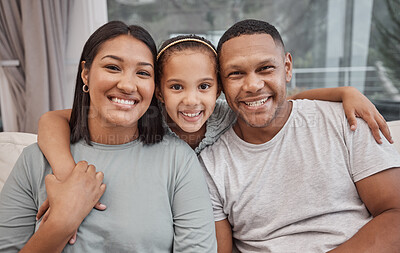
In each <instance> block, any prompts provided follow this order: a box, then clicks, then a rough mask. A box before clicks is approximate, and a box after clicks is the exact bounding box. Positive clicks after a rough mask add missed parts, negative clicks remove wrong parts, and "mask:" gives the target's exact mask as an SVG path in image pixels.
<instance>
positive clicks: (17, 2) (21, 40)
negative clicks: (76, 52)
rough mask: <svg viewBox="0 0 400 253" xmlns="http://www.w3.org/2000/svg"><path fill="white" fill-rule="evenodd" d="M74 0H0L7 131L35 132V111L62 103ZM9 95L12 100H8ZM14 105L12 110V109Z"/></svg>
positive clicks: (37, 114)
mask: <svg viewBox="0 0 400 253" xmlns="http://www.w3.org/2000/svg"><path fill="white" fill-rule="evenodd" d="M73 2H74V0H68V1H64V0H29V1H25V0H1V1H0V61H4V60H18V61H19V66H13V67H4V68H3V71H4V74H5V77H6V78H7V82H2V85H1V87H0V89H1V92H0V93H1V97H7V98H9V99H8V103H4V102H3V100H2V104H1V111H2V117H3V121H4V122H15V124H11V125H7V124H6V123H5V124H4V130H5V131H21V132H31V133H36V132H37V122H38V119H39V117H40V116H41V115H42V114H43V113H44V112H46V111H48V110H55V109H62V108H63V107H64V103H65V102H64V101H63V96H62V87H63V86H64V85H65V82H66V81H65V80H66V79H65V76H66V73H65V69H66V66H65V51H66V41H67V40H66V39H67V32H68V29H67V28H68V17H69V11H70V8H71V6H72V4H73ZM10 101H11V102H10ZM13 111H15V112H16V114H14V113H12V112H13Z"/></svg>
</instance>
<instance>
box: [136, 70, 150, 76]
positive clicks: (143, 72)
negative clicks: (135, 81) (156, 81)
mask: <svg viewBox="0 0 400 253" xmlns="http://www.w3.org/2000/svg"><path fill="white" fill-rule="evenodd" d="M137 74H138V75H141V76H151V74H150V73H149V72H147V71H139V72H138V73H137Z"/></svg>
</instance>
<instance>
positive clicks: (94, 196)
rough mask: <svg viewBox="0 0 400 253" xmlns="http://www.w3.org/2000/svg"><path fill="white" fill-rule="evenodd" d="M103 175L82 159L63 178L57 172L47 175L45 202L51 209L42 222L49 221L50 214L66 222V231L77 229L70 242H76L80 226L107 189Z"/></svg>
mask: <svg viewBox="0 0 400 253" xmlns="http://www.w3.org/2000/svg"><path fill="white" fill-rule="evenodd" d="M103 178H104V175H103V173H102V172H96V169H95V167H94V166H93V165H88V164H87V162H83V161H81V162H79V163H78V164H77V165H76V166H75V168H74V169H73V171H72V172H71V174H70V175H69V176H68V177H67V178H66V179H65V180H63V181H60V180H58V179H57V178H56V177H55V176H54V175H51V174H50V175H47V176H46V191H47V196H48V201H47V203H46V201H45V203H44V205H47V207H49V208H48V209H47V212H46V214H45V216H44V217H43V219H42V222H46V221H47V220H48V219H49V217H51V216H53V217H57V218H55V219H57V220H60V221H63V222H65V224H64V225H65V226H66V230H67V231H68V229H69V228H71V229H73V231H74V232H73V236H72V237H71V239H70V243H71V242H72V244H73V243H75V240H76V230H77V228H78V227H79V225H80V224H81V222H82V221H83V219H84V218H85V217H86V216H87V215H88V214H89V213H90V211H91V209H92V208H93V207H94V206H95V204H96V203H98V200H99V199H100V197H101V196H102V195H103V193H104V191H105V188H106V186H105V184H103V183H102V182H103ZM50 207H51V208H50ZM103 210H104V209H103Z"/></svg>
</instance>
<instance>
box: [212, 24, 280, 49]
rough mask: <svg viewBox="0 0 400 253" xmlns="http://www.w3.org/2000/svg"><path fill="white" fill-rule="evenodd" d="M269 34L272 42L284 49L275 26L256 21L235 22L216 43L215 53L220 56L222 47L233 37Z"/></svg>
mask: <svg viewBox="0 0 400 253" xmlns="http://www.w3.org/2000/svg"><path fill="white" fill-rule="evenodd" d="M263 33H265V34H269V35H270V36H271V37H272V39H273V40H274V42H275V44H277V45H281V46H282V48H284V47H285V46H284V44H283V40H282V38H281V35H280V34H279V32H278V30H276V28H275V26H273V25H271V24H269V23H268V22H265V21H262V20H256V19H245V20H242V21H239V22H237V23H236V24H234V25H233V26H231V27H230V28H229V29H228V30H226V32H225V33H224V34H223V35H222V37H221V39H220V40H219V42H218V47H217V53H218V55H220V53H221V48H222V45H223V44H224V43H225V42H226V41H228V40H230V39H232V38H235V37H239V36H241V35H252V34H263Z"/></svg>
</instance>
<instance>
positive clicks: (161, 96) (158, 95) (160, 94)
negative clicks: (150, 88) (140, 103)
mask: <svg viewBox="0 0 400 253" xmlns="http://www.w3.org/2000/svg"><path fill="white" fill-rule="evenodd" d="M156 98H157V99H158V100H160V102H161V103H163V104H164V97H163V95H162V92H161V89H160V87H158V86H157V87H156Z"/></svg>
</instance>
